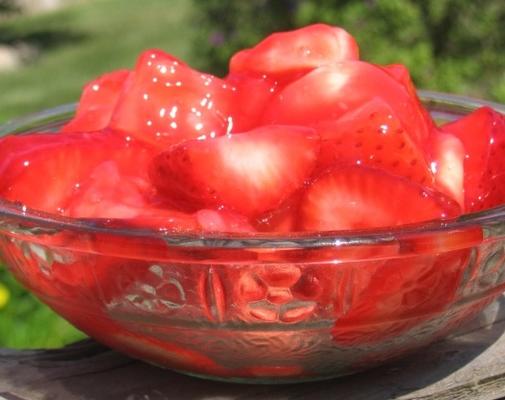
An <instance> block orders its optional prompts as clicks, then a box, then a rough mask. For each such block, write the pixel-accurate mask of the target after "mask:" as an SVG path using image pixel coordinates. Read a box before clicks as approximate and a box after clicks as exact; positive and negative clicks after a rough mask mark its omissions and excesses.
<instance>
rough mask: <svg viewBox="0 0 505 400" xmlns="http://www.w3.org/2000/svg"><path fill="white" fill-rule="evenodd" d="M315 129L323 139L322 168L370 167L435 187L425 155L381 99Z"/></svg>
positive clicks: (325, 122) (320, 159) (320, 162)
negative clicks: (334, 166) (355, 165)
mask: <svg viewBox="0 0 505 400" xmlns="http://www.w3.org/2000/svg"><path fill="white" fill-rule="evenodd" d="M315 127H316V129H317V131H318V133H319V135H320V136H321V155H320V157H319V167H320V168H323V169H326V168H327V167H329V166H332V165H336V164H351V165H352V164H357V165H368V166H371V167H376V168H380V169H384V170H386V171H388V172H390V173H392V174H395V175H400V176H403V177H405V178H408V179H410V180H413V181H415V182H418V183H420V184H425V185H431V184H432V183H433V175H432V173H431V171H430V168H429V167H428V163H427V161H426V158H425V155H424V153H423V151H422V150H421V149H420V148H419V146H417V144H416V143H415V142H414V140H413V139H412V137H411V136H410V135H409V132H408V131H407V130H406V129H405V128H404V125H403V124H402V122H401V121H400V119H399V118H398V115H397V114H396V112H395V111H394V110H393V109H392V108H391V107H390V106H389V105H388V104H387V103H386V102H384V100H382V99H381V98H378V97H377V98H374V99H372V100H370V101H368V102H366V103H365V104H363V105H362V106H360V107H358V108H357V109H355V110H353V111H350V112H348V113H346V114H344V115H343V116H342V117H341V118H339V119H337V120H328V121H324V122H321V123H318V124H317V125H315Z"/></svg>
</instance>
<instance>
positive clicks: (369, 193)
mask: <svg viewBox="0 0 505 400" xmlns="http://www.w3.org/2000/svg"><path fill="white" fill-rule="evenodd" d="M406 204H408V207H405V205H406ZM300 208H301V229H303V230H306V231H328V230H347V229H367V228H378V227H388V226H397V225H403V224H410V223H415V222H420V221H427V220H434V219H447V218H451V217H455V216H457V215H458V214H459V213H460V209H459V206H458V205H457V204H456V203H455V202H454V201H452V200H450V199H448V198H446V197H445V196H443V195H442V194H439V193H435V192H432V191H430V190H429V189H427V188H425V187H423V186H420V185H418V184H415V183H414V182H410V181H408V180H407V179H405V178H401V177H396V176H394V175H390V174H388V173H387V172H384V171H380V170H375V169H372V168H368V167H362V166H350V167H342V168H333V169H330V170H329V171H327V172H326V173H324V174H323V175H321V176H319V177H318V178H317V179H316V180H315V181H314V182H313V183H312V185H311V186H310V187H309V188H308V189H307V190H306V192H305V195H304V198H303V200H302V204H301V207H300Z"/></svg>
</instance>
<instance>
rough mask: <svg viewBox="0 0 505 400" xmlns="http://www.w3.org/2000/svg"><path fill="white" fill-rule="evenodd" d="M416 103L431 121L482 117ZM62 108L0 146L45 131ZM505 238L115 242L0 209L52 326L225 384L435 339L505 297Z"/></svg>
mask: <svg viewBox="0 0 505 400" xmlns="http://www.w3.org/2000/svg"><path fill="white" fill-rule="evenodd" d="M421 96H422V99H423V101H424V103H425V104H426V105H427V106H428V108H429V110H430V111H431V112H432V114H433V116H434V117H435V118H436V119H437V120H439V121H446V120H451V119H454V118H455V117H457V116H459V115H464V114H465V113H468V112H469V111H471V110H472V109H474V108H476V107H478V106H480V105H483V104H488V105H489V104H490V103H485V102H482V101H478V100H473V99H468V98H461V97H455V96H450V95H443V94H439V93H430V92H421ZM491 105H492V106H493V107H494V108H495V109H498V110H500V111H502V112H503V111H504V107H503V106H501V105H499V104H491ZM73 109H74V108H73V106H72V105H69V106H63V107H60V108H57V109H54V110H49V111H45V112H42V113H40V114H36V115H34V116H30V117H27V118H24V119H22V120H18V121H15V122H12V123H9V124H6V125H4V126H3V127H0V135H1V134H6V133H22V132H27V131H32V130H37V131H40V130H54V129H55V128H57V127H58V126H60V125H61V124H62V123H63V122H64V121H66V120H68V118H69V117H70V116H71V115H72V112H73ZM40 195H42V196H43V194H40ZM504 235H505V207H499V208H495V209H492V210H488V211H486V212H481V213H479V214H472V215H465V216H463V217H461V218H459V219H457V220H454V221H448V222H444V223H441V222H437V221H435V222H429V223H423V224H417V225H411V226H408V227H402V228H399V229H392V230H384V229H383V230H373V231H361V232H354V231H353V232H330V233H324V234H317V235H315V234H299V235H290V236H277V235H265V234H262V235H255V236H246V237H244V236H242V237H241V236H223V235H221V236H220V235H213V236H211V235H194V236H191V235H174V234H166V233H165V234H164V233H162V232H158V231H152V230H148V229H140V228H136V229H132V228H128V229H126V228H124V227H122V226H121V224H120V221H115V222H114V221H112V222H111V221H100V220H78V219H66V218H63V217H59V216H54V215H48V214H44V213H39V212H35V211H32V210H27V209H26V208H23V207H22V206H20V205H16V204H13V203H9V202H6V201H1V200H0V255H1V256H2V257H3V259H4V261H5V263H6V265H7V266H8V268H9V269H10V271H11V272H12V273H13V274H14V275H15V276H16V277H17V279H18V280H19V281H20V282H22V283H23V284H24V285H25V286H26V287H27V288H28V289H29V290H30V291H32V292H33V293H34V294H35V295H37V297H38V298H40V299H41V300H42V301H43V302H44V303H46V304H48V305H49V306H50V307H51V308H53V309H54V310H55V311H56V312H57V313H59V314H60V315H61V316H63V317H64V318H66V319H67V320H69V321H70V322H71V323H73V324H74V325H75V326H76V327H78V328H79V329H81V330H83V331H84V332H86V333H87V334H89V335H90V336H92V337H94V338H95V339H97V340H98V341H100V342H102V343H104V344H106V345H109V346H110V347H112V348H115V349H117V350H119V351H122V352H124V353H127V354H129V355H131V356H133V357H137V358H140V359H143V360H145V361H147V362H150V363H153V364H156V365H159V366H163V367H166V368H170V369H174V370H178V371H181V372H184V373H187V374H192V375H197V376H203V377H208V378H212V379H221V380H230V381H239V382H258V383H268V382H277V383H278V382H299V381H304V380H306V381H309V380H317V379H326V378H330V377H335V376H341V375H346V374H351V373H354V372H357V371H359V370H362V369H365V368H369V367H372V366H376V365H378V364H380V363H383V362H385V361H387V360H390V359H392V358H396V357H399V356H401V355H404V354H406V353H409V352H412V351H414V350H416V349H419V348H421V347H423V346H426V345H428V344H429V343H430V342H433V341H434V340H437V339H439V338H441V337H443V336H445V335H447V334H448V333H450V332H451V331H453V330H454V329H455V328H456V327H457V326H459V325H460V324H461V323H463V322H465V321H467V320H469V319H471V318H472V317H473V316H474V315H475V314H477V313H479V311H481V310H482V309H483V308H484V307H485V306H486V305H487V304H489V303H490V302H492V301H493V300H494V299H495V298H496V297H497V296H499V295H500V294H501V293H502V292H503V291H504V290H505V239H504Z"/></svg>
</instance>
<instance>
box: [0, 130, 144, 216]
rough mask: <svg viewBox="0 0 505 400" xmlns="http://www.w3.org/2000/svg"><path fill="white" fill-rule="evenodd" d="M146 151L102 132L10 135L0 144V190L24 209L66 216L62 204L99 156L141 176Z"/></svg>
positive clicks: (90, 171)
mask: <svg viewBox="0 0 505 400" xmlns="http://www.w3.org/2000/svg"><path fill="white" fill-rule="evenodd" d="M151 158H152V153H151V151H150V150H148V149H146V148H143V147H140V146H138V145H135V144H133V143H127V142H126V141H124V140H123V139H120V138H118V137H115V136H113V135H110V134H106V133H104V134H103V135H95V134H89V133H78V134H70V133H69V134H66V135H53V134H34V135H26V136H10V137H6V138H5V139H4V140H2V142H1V144H0V160H2V161H1V162H0V174H1V176H2V178H1V181H0V194H1V195H2V197H3V198H5V199H7V200H11V201H16V202H20V203H23V204H24V205H25V206H27V207H31V208H34V209H38V210H43V211H47V212H51V213H60V214H66V213H67V210H66V207H67V203H68V201H69V200H70V198H71V197H72V196H73V195H74V193H75V192H77V191H78V190H79V187H80V185H81V184H82V183H83V182H84V181H85V180H86V179H87V178H88V176H89V175H90V174H91V173H92V171H93V170H94V169H95V168H96V167H97V165H99V164H100V163H102V162H104V161H105V160H111V162H114V163H117V164H118V166H120V168H121V169H122V170H124V171H130V172H131V173H132V174H134V175H135V176H139V177H142V178H143V179H146V177H147V175H146V174H147V172H146V169H147V168H146V166H147V162H148V161H149V160H150V159H151Z"/></svg>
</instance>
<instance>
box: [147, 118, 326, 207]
mask: <svg viewBox="0 0 505 400" xmlns="http://www.w3.org/2000/svg"><path fill="white" fill-rule="evenodd" d="M318 152H319V137H318V136H317V135H316V134H315V133H314V131H313V130H312V129H308V128H302V127H294V126H266V127H262V128H258V129H255V130H252V131H249V132H246V133H241V134H235V135H226V136H223V137H220V138H217V139H213V140H192V141H188V142H185V143H182V144H180V145H178V146H174V147H172V148H171V149H170V150H168V151H166V152H164V153H162V154H160V155H159V156H157V157H156V158H155V159H154V162H153V164H152V167H151V170H150V176H151V179H152V181H153V183H154V185H155V186H156V187H157V188H158V190H159V191H160V193H161V194H163V195H164V196H165V197H166V198H167V199H168V200H169V201H171V202H174V203H177V204H179V206H180V207H183V208H193V209H198V208H204V207H216V206H217V207H221V206H223V207H226V208H229V209H231V210H235V211H238V212H239V213H242V214H244V215H245V216H248V217H249V216H252V215H257V214H259V213H262V212H264V211H266V210H270V209H273V208H275V207H277V206H279V205H280V204H281V203H282V202H283V201H284V200H285V199H287V198H288V197H289V196H290V195H291V194H292V193H294V192H295V191H296V190H297V189H299V188H300V187H301V186H302V185H303V184H304V182H305V180H306V179H307V178H308V177H309V176H310V174H311V172H312V170H313V168H314V166H315V163H316V160H317V155H318Z"/></svg>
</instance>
